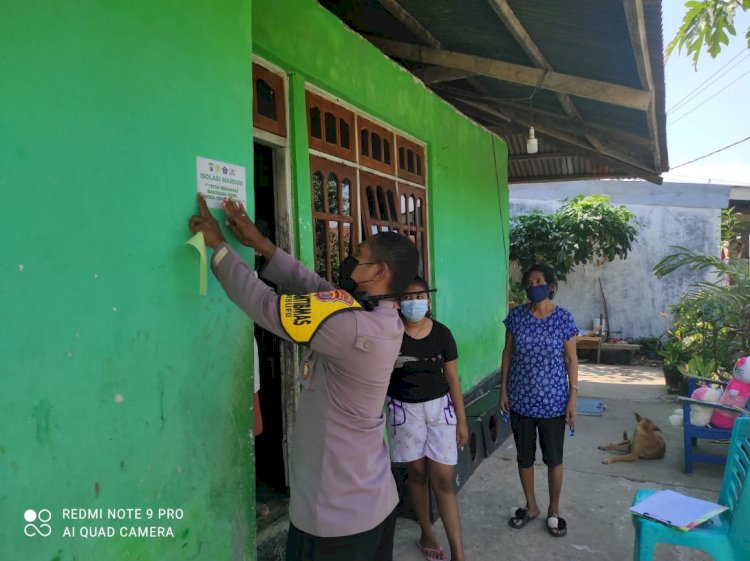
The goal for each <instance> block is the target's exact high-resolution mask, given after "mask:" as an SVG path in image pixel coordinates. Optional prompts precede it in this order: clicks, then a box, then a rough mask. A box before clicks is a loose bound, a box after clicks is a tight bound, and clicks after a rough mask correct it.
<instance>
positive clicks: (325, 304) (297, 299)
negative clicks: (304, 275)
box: [279, 290, 361, 344]
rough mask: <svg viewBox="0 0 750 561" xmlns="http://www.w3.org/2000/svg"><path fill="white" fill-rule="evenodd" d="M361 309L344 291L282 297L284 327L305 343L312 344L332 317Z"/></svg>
mask: <svg viewBox="0 0 750 561" xmlns="http://www.w3.org/2000/svg"><path fill="white" fill-rule="evenodd" d="M357 309H361V306H360V305H359V303H358V302H357V301H356V300H354V298H353V297H352V296H351V294H349V293H348V292H346V291H344V290H326V291H323V292H313V293H310V294H282V295H281V297H280V298H279V317H280V319H281V326H282V327H283V328H284V331H286V334H287V335H289V337H290V338H291V339H292V340H293V341H295V342H297V343H302V344H307V343H309V342H310V341H311V340H312V338H313V337H314V336H315V333H316V332H317V331H318V329H319V328H320V326H321V325H322V324H323V322H324V321H325V320H327V319H328V318H330V317H331V316H333V315H335V314H337V313H339V312H346V311H351V310H357Z"/></svg>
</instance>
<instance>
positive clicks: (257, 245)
mask: <svg viewBox="0 0 750 561" xmlns="http://www.w3.org/2000/svg"><path fill="white" fill-rule="evenodd" d="M221 207H222V208H223V209H224V212H225V213H226V215H227V219H226V221H225V222H224V224H226V226H227V227H228V228H229V229H230V230H231V231H232V233H233V234H234V236H235V237H236V238H237V241H239V242H240V243H241V244H242V245H246V246H248V247H252V248H253V249H254V250H255V251H257V252H258V253H260V254H261V255H264V256H265V257H268V258H269V259H270V257H271V256H272V255H273V254H274V252H275V251H276V246H275V245H274V244H273V242H272V241H271V240H269V239H268V238H267V237H265V236H264V235H263V234H261V233H260V230H258V227H257V226H256V225H255V224H254V223H253V221H252V220H250V217H248V215H247V213H246V212H245V207H244V206H243V205H242V203H238V202H237V201H234V200H232V199H229V198H225V199H224V201H223V202H222V203H221Z"/></svg>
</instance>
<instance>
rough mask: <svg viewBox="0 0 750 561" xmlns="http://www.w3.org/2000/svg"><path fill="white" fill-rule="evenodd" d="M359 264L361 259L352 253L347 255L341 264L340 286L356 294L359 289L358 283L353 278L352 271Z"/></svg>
mask: <svg viewBox="0 0 750 561" xmlns="http://www.w3.org/2000/svg"><path fill="white" fill-rule="evenodd" d="M357 265H359V260H358V259H357V258H356V257H352V256H351V255H349V256H348V257H346V258H345V259H344V260H343V261H342V262H341V265H339V286H340V287H341V288H342V289H343V290H346V291H347V292H348V293H349V294H351V295H354V293H355V292H356V290H357V283H356V282H355V281H354V279H353V278H352V273H353V272H354V269H356V268H357Z"/></svg>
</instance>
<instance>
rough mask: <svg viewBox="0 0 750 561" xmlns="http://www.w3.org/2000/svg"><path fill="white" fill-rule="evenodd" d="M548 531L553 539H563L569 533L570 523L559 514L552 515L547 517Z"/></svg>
mask: <svg viewBox="0 0 750 561" xmlns="http://www.w3.org/2000/svg"><path fill="white" fill-rule="evenodd" d="M547 530H548V531H549V535H550V536H552V537H553V538H562V537H563V536H565V534H567V533H568V523H567V522H565V519H564V518H560V517H559V516H558V515H557V514H550V515H549V516H548V517H547Z"/></svg>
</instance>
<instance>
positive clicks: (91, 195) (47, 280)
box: [0, 0, 255, 561]
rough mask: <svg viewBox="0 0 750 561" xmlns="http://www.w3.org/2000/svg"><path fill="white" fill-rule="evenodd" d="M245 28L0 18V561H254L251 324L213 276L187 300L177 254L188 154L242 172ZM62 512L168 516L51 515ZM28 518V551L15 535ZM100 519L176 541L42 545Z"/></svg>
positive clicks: (193, 269)
mask: <svg viewBox="0 0 750 561" xmlns="http://www.w3.org/2000/svg"><path fill="white" fill-rule="evenodd" d="M250 19H251V0H179V1H178V0H161V1H159V2H152V1H149V0H131V1H129V2H102V1H100V0H77V1H75V2H57V1H52V0H39V1H27V0H10V1H9V2H3V9H2V16H1V17H0V53H2V56H0V76H1V78H0V100H2V105H1V106H0V139H1V140H0V192H2V194H3V208H4V210H5V212H4V219H3V220H2V226H1V227H0V228H1V233H2V240H3V243H2V246H3V251H2V254H1V256H0V325H1V326H2V337H0V352H1V356H2V367H0V370H1V371H2V373H1V375H0V411H2V415H0V521H1V522H2V523H0V559H8V560H10V559H19V560H20V559H24V560H34V561H37V560H44V561H46V560H55V561H72V560H73V559H75V560H78V561H89V560H90V561H107V560H126V559H138V560H141V561H149V560H154V561H156V560H159V561H165V560H172V559H175V560H185V559H200V560H204V559H211V560H225V559H233V560H238V559H253V558H254V553H253V552H254V541H255V538H254V519H255V515H254V512H253V510H252V504H253V500H254V497H253V493H254V482H253V462H254V459H253V457H252V444H251V442H250V439H249V438H248V430H249V428H250V426H251V423H252V413H251V405H252V379H251V371H252V368H251V360H252V359H251V355H252V347H251V346H250V342H251V338H250V333H251V324H250V322H249V320H247V318H246V317H244V316H243V314H242V313H241V312H239V311H238V310H236V309H235V308H234V307H233V306H232V305H231V304H230V303H229V302H228V300H227V299H226V298H225V296H224V295H223V293H222V291H221V290H220V287H219V286H218V284H217V283H216V282H215V280H214V279H213V278H209V295H208V296H207V297H199V296H198V279H197V270H198V260H197V255H196V254H195V253H194V251H193V250H192V248H190V247H188V246H185V245H184V242H185V240H186V239H187V238H188V237H189V233H188V230H187V219H188V217H189V215H190V214H192V213H193V212H194V210H195V208H196V207H195V192H196V171H195V165H196V164H195V158H196V156H198V155H201V156H205V157H209V158H216V159H220V160H223V161H227V162H232V163H236V164H239V165H243V166H246V168H247V170H248V177H250V178H252V168H251V166H252V161H253V159H252V129H251V111H252V105H251V87H250V85H251V77H250V72H251V66H250V59H251V24H250ZM249 191H250V193H252V191H251V189H249ZM251 198H252V197H251ZM79 507H80V508H91V509H93V508H100V507H101V508H105V509H106V508H107V507H118V508H128V507H132V508H136V507H140V508H144V509H145V508H153V509H157V508H180V509H183V510H184V518H183V519H182V520H180V521H176V522H174V521H172V522H171V523H170V522H165V521H163V520H162V521H158V520H156V519H154V520H151V521H148V520H141V521H132V522H130V523H127V522H115V521H110V520H105V521H103V522H102V521H86V522H82V521H75V520H73V521H67V523H66V521H63V520H62V519H61V518H60V517H61V512H62V509H63V508H79ZM29 508H33V509H42V508H46V509H50V510H51V511H52V515H53V519H52V520H51V522H50V524H51V526H52V531H53V533H52V535H51V536H50V537H47V538H41V537H38V536H36V537H33V538H27V537H26V536H25V535H24V533H23V531H24V524H25V522H24V520H23V513H24V511H25V510H26V509H29ZM105 512H106V511H105ZM122 524H129V525H133V526H148V525H163V526H166V525H169V526H171V527H172V529H173V532H174V533H175V536H176V537H175V538H173V539H145V538H140V539H139V538H120V537H115V538H111V539H107V538H98V539H83V538H80V537H76V538H62V537H61V534H62V531H63V528H64V527H65V526H66V525H67V526H71V527H76V528H80V526H101V525H104V526H109V525H112V526H115V527H119V526H120V525H122Z"/></svg>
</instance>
